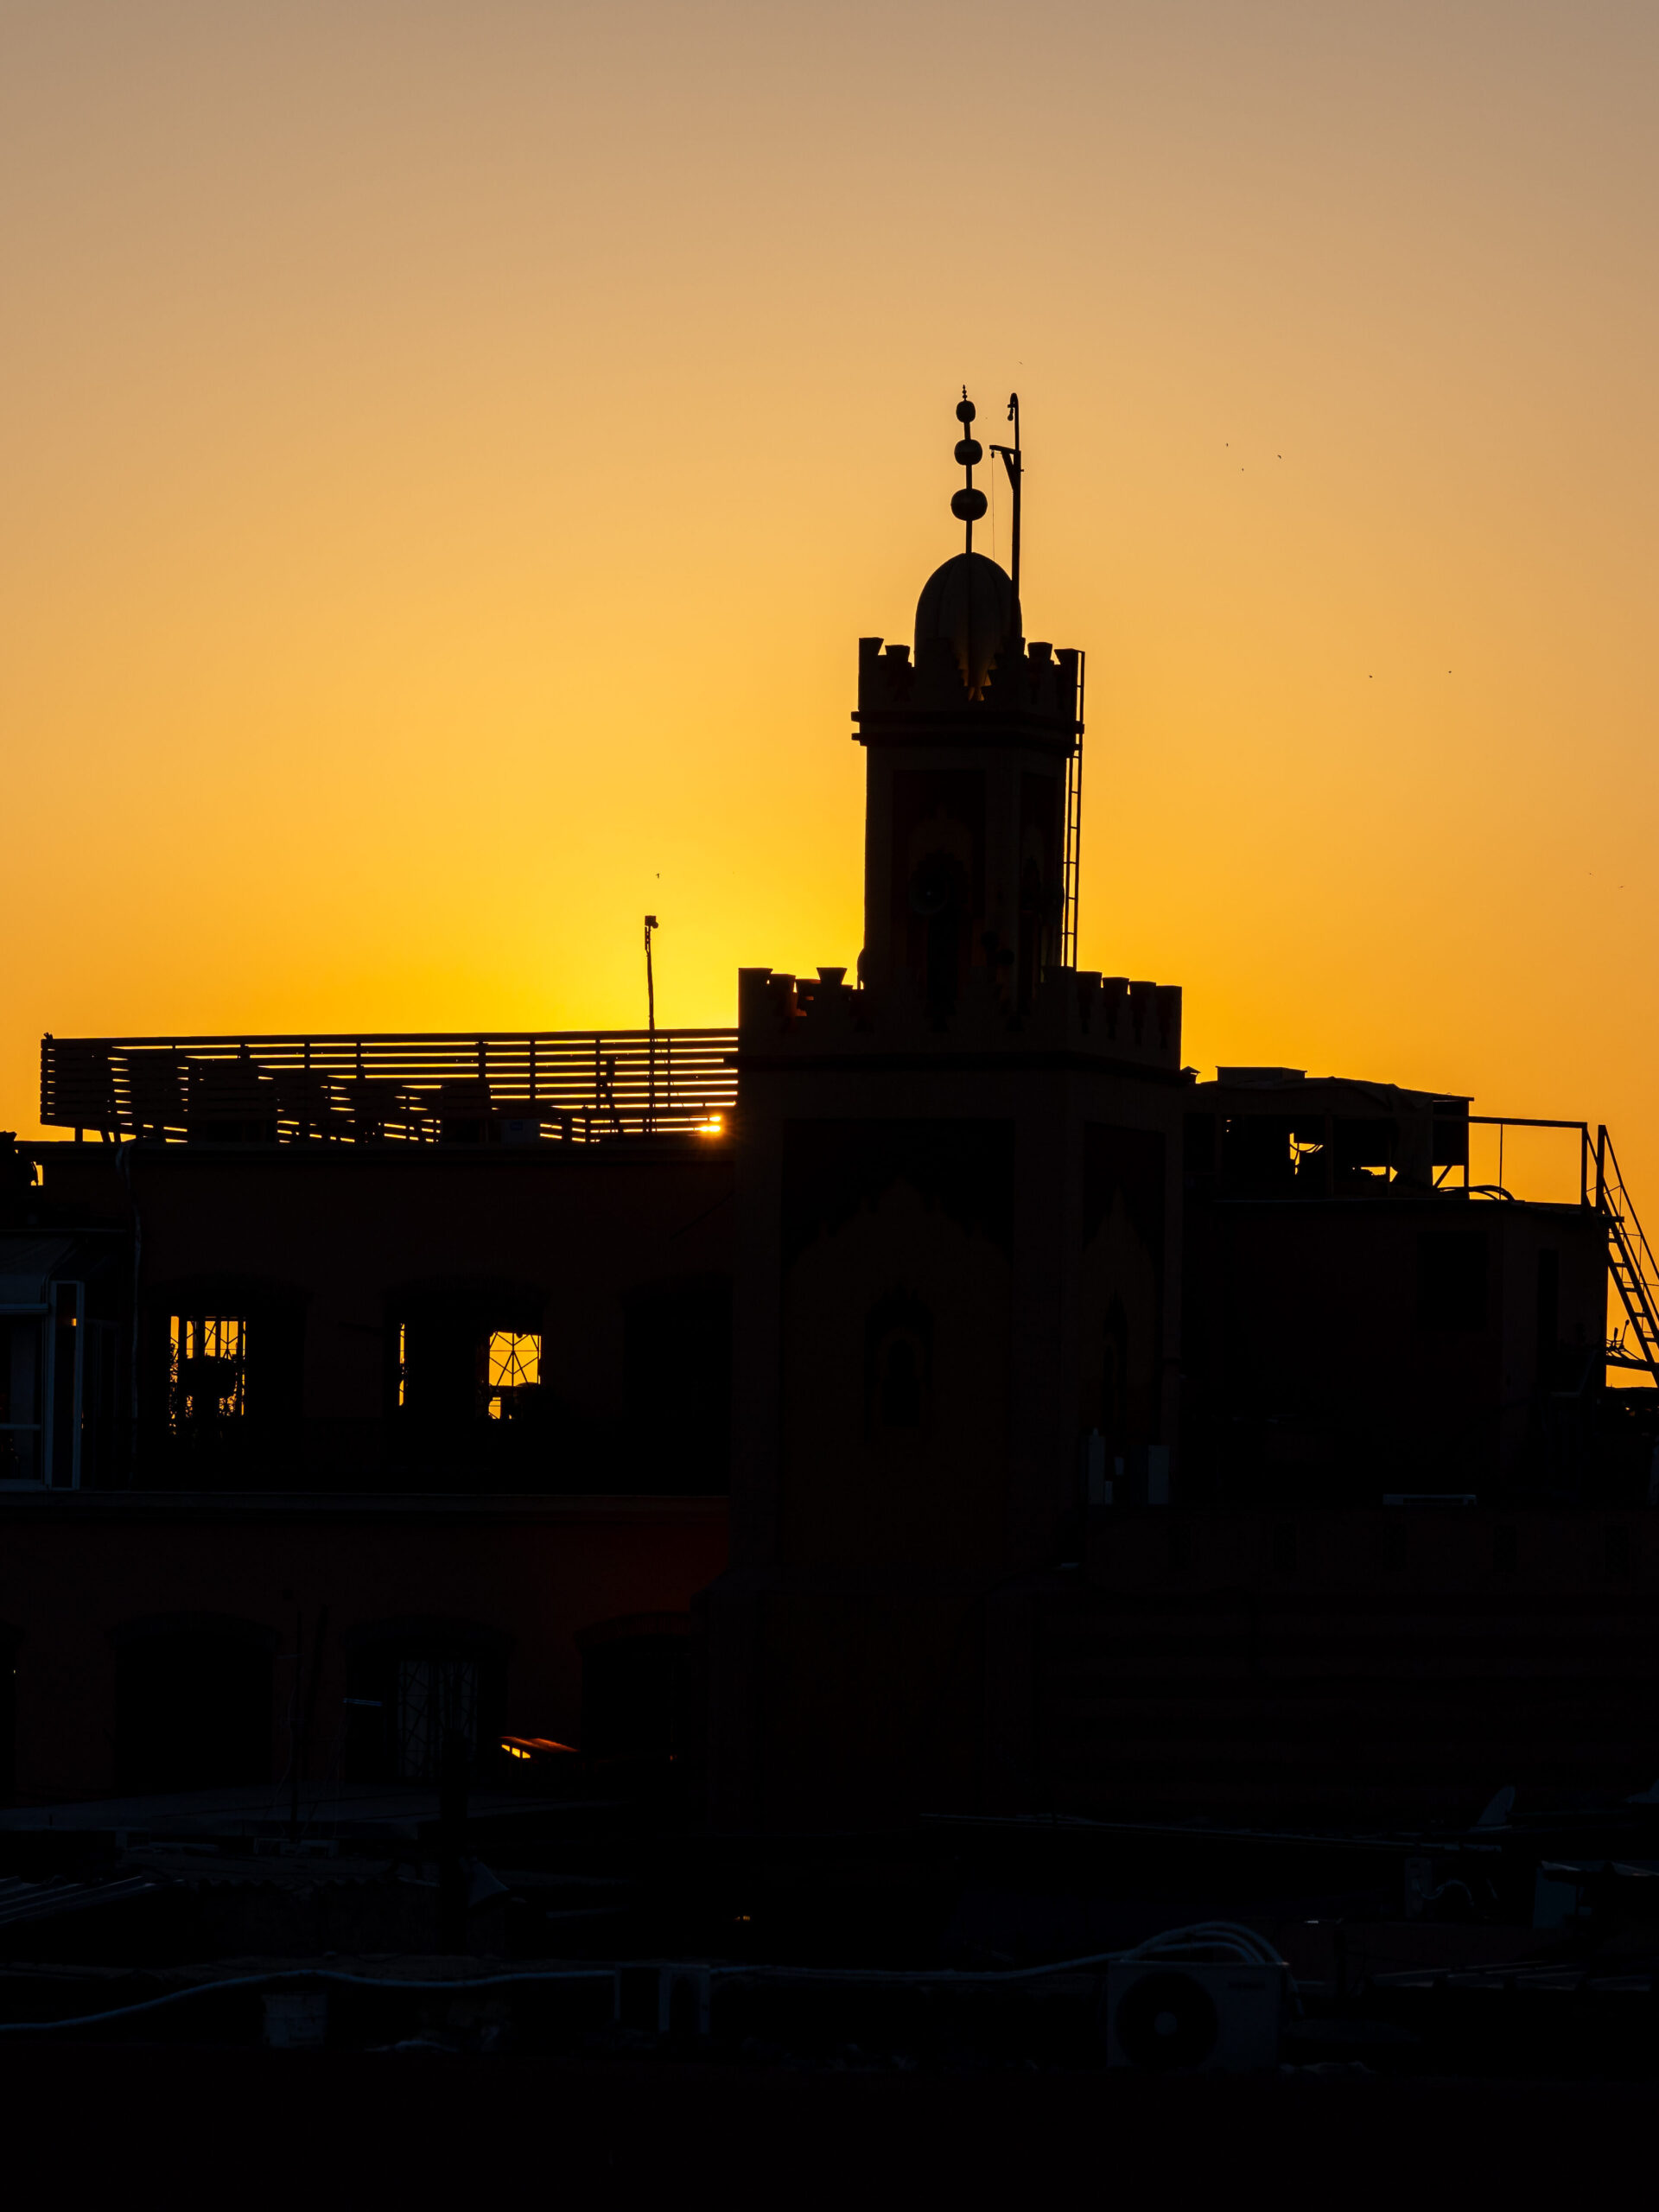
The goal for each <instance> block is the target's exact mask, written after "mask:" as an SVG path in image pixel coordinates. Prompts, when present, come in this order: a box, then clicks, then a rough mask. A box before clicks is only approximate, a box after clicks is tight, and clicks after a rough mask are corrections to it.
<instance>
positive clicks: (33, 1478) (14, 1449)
mask: <svg viewBox="0 0 1659 2212" xmlns="http://www.w3.org/2000/svg"><path fill="white" fill-rule="evenodd" d="M40 1479H41V1325H40V1323H39V1321H38V1320H36V1319H35V1317H34V1315H33V1314H25V1313H0V1482H7V1483H35V1482H39V1480H40Z"/></svg>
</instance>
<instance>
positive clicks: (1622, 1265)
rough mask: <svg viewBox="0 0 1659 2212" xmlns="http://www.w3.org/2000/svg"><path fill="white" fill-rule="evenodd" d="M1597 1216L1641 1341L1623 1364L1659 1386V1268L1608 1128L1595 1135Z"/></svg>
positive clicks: (1615, 1278) (1611, 1265)
mask: <svg viewBox="0 0 1659 2212" xmlns="http://www.w3.org/2000/svg"><path fill="white" fill-rule="evenodd" d="M1596 1211H1598V1212H1599V1214H1601V1215H1602V1216H1603V1217H1604V1218H1605V1221H1606V1223H1607V1229H1608V1242H1607V1265H1608V1268H1609V1271H1610V1272H1611V1275H1612V1278H1613V1282H1614V1284H1615V1286H1616V1287H1617V1289H1618V1294H1619V1296H1620V1298H1621V1299H1622V1300H1624V1311H1625V1313H1626V1314H1627V1315H1628V1316H1629V1319H1630V1331H1631V1333H1632V1335H1633V1336H1634V1338H1635V1339H1636V1341H1635V1344H1634V1345H1633V1346H1632V1347H1630V1349H1627V1350H1626V1349H1623V1348H1621V1351H1622V1356H1621V1357H1619V1362H1618V1363H1619V1364H1620V1365H1621V1366H1625V1367H1645V1368H1646V1369H1647V1370H1648V1372H1649V1375H1651V1376H1652V1377H1653V1379H1654V1381H1655V1383H1659V1263H1656V1262H1655V1260H1654V1256H1653V1247H1652V1246H1651V1245H1650V1244H1649V1242H1648V1240H1647V1237H1646V1236H1645V1235H1644V1233H1643V1228H1642V1224H1641V1223H1640V1222H1639V1221H1638V1220H1637V1213H1636V1208H1635V1207H1634V1206H1633V1205H1631V1203H1630V1192H1628V1191H1627V1190H1626V1189H1625V1187H1624V1177H1623V1175H1621V1174H1620V1173H1619V1167H1618V1154H1616V1153H1615V1152H1614V1150H1613V1142H1612V1139H1611V1137H1610V1136H1609V1135H1608V1134H1607V1131H1606V1128H1605V1126H1603V1127H1601V1128H1598V1129H1597V1131H1596ZM1621 1333H1622V1332H1621ZM1615 1341H1617V1339H1615ZM1610 1350H1611V1348H1610Z"/></svg>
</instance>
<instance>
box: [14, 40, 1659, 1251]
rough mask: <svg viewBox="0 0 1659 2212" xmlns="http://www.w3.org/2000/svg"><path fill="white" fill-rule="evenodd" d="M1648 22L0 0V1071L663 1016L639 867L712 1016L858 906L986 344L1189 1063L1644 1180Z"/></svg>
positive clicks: (831, 936)
mask: <svg viewBox="0 0 1659 2212" xmlns="http://www.w3.org/2000/svg"><path fill="white" fill-rule="evenodd" d="M1656 65H1659V17H1656V16H1655V15H1654V13H1653V11H1652V10H1650V9H1643V8H1638V7H1636V6H1634V5H1618V6H1612V5H1598V4H1593V3H1592V4H1584V0H1580V3H1579V4H1574V5H1572V6H1567V5H1529V4H1525V0H1503V4H1501V5H1478V4H1465V5H1458V4H1455V0H1450V4H1448V0H1436V4H1433V5H1412V4H1400V0H1391V3H1390V4H1389V5H1387V6H1383V5H1376V6H1344V5H1340V4H1332V0H1321V4H1317V5H1313V4H1309V5H1270V4H1269V5H1253V4H1239V3H1238V0H1226V3H1225V4H1224V3H1223V0H1211V4H1182V3H1181V0H1148V4H1143V5H1133V6H1112V5H1109V4H1103V0H1088V3H1087V4H1081V3H1080V4H1063V3H1062V0H1027V4H1026V5H1024V6H1023V7H1021V8H1020V9H1010V8H1007V7H1006V6H1001V5H999V6H996V7H992V6H990V5H981V4H971V3H970V4H964V0H957V4H955V5H951V6H949V7H947V6H944V5H921V4H915V0H881V4H879V5H878V4H875V3H874V0H870V4H857V5H851V4H836V0H811V4H805V0H766V4H757V3H756V0H749V4H743V3H742V0H725V4H702V0H672V4H670V3H669V0H607V4H605V5H603V6H600V5H597V4H588V5H565V6H563V7H560V6H556V5H553V4H532V0H512V3H511V4H510V3H509V0H466V4H465V5H461V4H459V0H455V3H454V4H435V3H433V0H429V4H421V0H395V4H392V0H378V4H377V0H329V4H327V5H321V4H308V0H285V4H283V5H282V6H280V7H278V6H276V5H272V4H269V0H267V4H264V5H251V4H237V0H211V4H209V0H174V3H173V4H151V0H111V4H103V5H83V4H79V0H51V4H45V0H41V4H32V5H31V4H16V0H13V3H12V4H7V5H3V6H0V194H3V204H4V205H5V207H6V209H7V221H6V223H5V225H4V226H3V232H0V299H3V301H4V302H5V306H4V316H5V326H6V342H5V345H4V346H3V348H0V386H3V393H0V397H3V405H0V488H3V497H4V509H5V513H6V516H7V528H6V530H5V532H4V535H3V540H0V569H3V575H0V587H3V604H4V608H5V617H6V621H5V645H4V651H3V655H0V747H3V768H4V774H3V783H0V791H3V805H4V812H5V817H6V837H5V844H4V852H5V866H4V870H3V875H0V881H3V883H4V886H5V894H6V895H5V910H4V931H3V939H0V944H3V953H0V1122H3V1123H5V1124H7V1125H10V1123H11V1122H16V1124H17V1126H18V1127H19V1128H22V1129H23V1130H25V1131H32V1130H33V1129H34V1128H35V1119H34V1114H35V1103H34V1087H35V1063H36V1052H37V1044H38V1038H39V1035H40V1033H41V1030H43V1029H47V1028H50V1029H54V1030H56V1031H58V1032H59V1033H64V1034H70V1033H85V1032H108V1031H122V1032H137V1033H149V1032H156V1033H167V1032H172V1031H189V1030H199V1031H209V1032H213V1031H231V1032H241V1031H245V1030H246V1031H257V1030H260V1029H278V1028H280V1029H292V1028H299V1027H307V1026H309V1027H317V1028H327V1029H349V1028H352V1027H358V1026H363V1027H404V1026H407V1027H430V1028H444V1027H474V1026H479V1025H486V1024H487V1025H499V1026H506V1027H530V1026H548V1027H563V1026H576V1025H579V1024H582V1023H589V1022H594V1023H599V1022H603V1023H625V1022H631V1021H637V1020H642V1019H643V1014H644V992H643V978H642V976H641V975H640V973H639V916H640V915H641V913H642V912H644V911H645V908H646V907H647V906H650V907H653V908H655V909H656V910H657V911H658V912H659V913H660V915H661V916H662V919H663V924H664V927H663V932H662V936H661V938H660V940H659V952H660V968H659V981H658V1008H659V1013H660V1014H661V1015H662V1017H663V1018H664V1020H669V1021H685V1022H710V1021H723V1020H730V1019H732V1018H733V1007H734V969H736V967H737V966H738V964H739V963H757V962H765V961H771V962H772V963H774V964H775V965H777V966H779V967H780V968H781V967H793V966H810V965H811V964H812V963H817V962H819V961H824V962H829V961H844V962H848V963H850V962H851V961H852V960H853V959H854V958H855V955H856V952H857V950H858V944H859V938H860V914H859V893H860V874H859V840H860V832H861V766H862V755H861V753H859V752H858V750H857V748H856V747H854V746H853V745H852V744H851V743H850V742H849V719H848V717H849V709H850V708H851V707H852V705H853V703H854V690H855V639H857V637H858V636H859V635H860V633H861V632H881V633H883V634H886V635H888V636H897V637H908V635H909V633H910V624H911V619H912V610H913V607H914V602H915V596H916V593H917V590H918V588H919V586H920V584H921V582H922V580H923V578H924V577H925V575H926V574H927V572H928V570H929V569H931V567H932V566H933V565H934V564H935V563H937V562H938V560H940V559H941V558H943V557H944V556H945V555H946V554H947V553H949V552H950V551H951V550H954V548H955V546H956V544H957V531H956V529H955V527H954V525H952V524H951V523H950V519H949V515H948V512H947V501H948V499H949V495H950V490H951V488H952V486H953V485H954V483H955V482H956V481H957V476H956V473H955V471H954V469H953V467H952V466H951V462H950V444H951V442H952V438H953V436H954V434H955V429H956V426H955V423H954V422H953V420H952V417H951V412H950V409H951V403H952V401H953V399H954V397H955V395H956V390H957V385H959V384H960V383H961V382H962V381H963V379H964V378H965V379H966V380H967V382H968V383H969V386H970V388H971V389H972V390H973V391H974V392H975V394H976V397H977V398H978V400H979V402H980V404H981V410H982V417H987V418H988V417H992V416H994V413H995V412H997V411H1000V410H999V408H998V403H999V402H1000V401H1001V399H1002V397H1004V396H1005V395H1006V393H1007V390H1008V389H1009V387H1010V386H1011V385H1018V386H1019V388H1020V393H1021V396H1022V398H1023V400H1024V402H1025V406H1026V429H1027V443H1028V448H1029V457H1030V474H1029V478H1028V485H1029V491H1028V506H1027V556H1026V577H1027V590H1026V595H1025V596H1026V609H1027V629H1028V631H1029V632H1030V633H1031V634H1032V635H1033V636H1036V637H1046V638H1049V639H1053V640H1054V641H1055V642H1057V643H1060V644H1072V645H1083V646H1084V647H1086V648H1087V649H1088V652H1089V655H1090V663H1089V666H1090V733H1089V767H1088V786H1087V801H1086V816H1085V824H1084V829H1085V848H1084V850H1085V860H1084V881H1083V894H1082V902H1081V911H1082V944H1081V951H1082V957H1083V961H1084V964H1085V965H1087V966H1090V967H1097V968H1101V969H1106V970H1107V971H1109V972H1115V973H1128V974H1130V975H1134V976H1154V977H1157V978H1159V979H1160V980H1163V981H1173V982H1180V983H1182V984H1183V985H1185V990H1186V1007H1187V1028H1186V1052H1187V1058H1189V1059H1190V1060H1191V1061H1192V1062H1194V1063H1195V1064H1198V1065H1202V1066H1203V1067H1204V1068H1205V1071H1209V1070H1210V1069H1211V1068H1212V1067H1213V1066H1214V1065H1215V1064H1216V1063H1217V1061H1274V1062H1285V1063H1288V1064H1290V1065H1298V1066H1306V1067H1308V1068H1310V1069H1313V1070H1316V1071H1338V1072H1342V1073H1347V1074H1357V1075H1370V1076H1377V1077H1388V1078H1392V1079H1395V1080H1397V1081H1401V1082H1404V1083H1411V1084H1420V1083H1421V1084H1433V1085H1435V1086H1439V1087H1444V1088H1447V1089H1457V1090H1471V1091H1473V1092H1474V1093H1476V1094H1477V1105H1478V1108H1483V1109H1487V1110H1496V1109H1499V1108H1504V1109H1509V1110H1512V1111H1514V1112H1516V1113H1523V1114H1560V1115H1572V1116H1578V1115H1585V1116H1590V1117H1591V1118H1592V1119H1605V1120H1606V1121H1607V1122H1609V1123H1610V1124H1611V1126H1612V1128H1613V1129H1614V1132H1615V1135H1616V1136H1617V1137H1618V1141H1619V1142H1620V1147H1621V1151H1622V1153H1623V1154H1624V1155H1625V1159H1626V1165H1627V1167H1628V1168H1629V1171H1630V1176H1631V1179H1632V1181H1633V1184H1634V1187H1635V1189H1636V1192H1637V1197H1638V1198H1639V1199H1640V1198H1643V1197H1644V1196H1645V1198H1646V1203H1647V1205H1648V1208H1649V1213H1650V1214H1651V1215H1654V1216H1659V1100H1656V1098H1655V1096H1654V1091H1653V1084H1652V1082H1651V1080H1650V1077H1651V1074H1652V1071H1653V1065H1654V1058H1655V1046H1654V1043H1653V1041H1652V1040H1653V1034H1654V1029H1653V1022H1652V1019H1651V993H1650V985H1649V981H1648V977H1647V972H1646V962H1645V957H1644V956H1645V954H1646V952H1647V950H1648V948H1649V946H1650V945H1651V944H1652V943H1653V942H1654V939H1655V936H1656V929H1655V924H1656V918H1659V915H1656V889H1655V876H1654V870H1653V867H1652V864H1651V863H1652V855H1653V852H1654V849H1655V831H1656V812H1659V804H1656V802H1659V766H1656V762H1655V753H1654V747H1653V744H1652V742H1651V737H1650V720H1651V717H1650V709H1649V692H1650V689H1651V683H1652V676H1651V671H1650V666H1649V651H1650V642H1651V633H1652V628H1653V617H1652V614H1651V613H1650V608H1651V606H1652V603H1653V601H1654V596H1655V585H1656V575H1655V567H1656V562H1655V542H1656V541H1655V519H1656V517H1655V494H1656V489H1659V440H1656V429H1655V421H1656V408H1655V403H1654V399H1653V391H1654V387H1655V384H1656V376H1655V368H1656V362H1655V353H1656V346H1655V338H1656V323H1659V304H1656V303H1659V289H1656V283H1655V276H1656V270H1655V267H1654V263H1655V259H1656V245H1655V239H1656V235H1659V233H1656V225H1655V214H1656V205H1655V202H1656V191H1655V185H1656V177H1659V152H1656V147H1659V134H1656V130H1655V124H1656V116H1655V106H1656V97H1655V95H1656V86H1659V67H1656ZM1006 520H1007V516H1006V508H1005V507H1003V508H1001V509H1000V510H999V517H998V530H999V536H998V550H1001V551H1003V552H1006ZM982 542H983V541H982Z"/></svg>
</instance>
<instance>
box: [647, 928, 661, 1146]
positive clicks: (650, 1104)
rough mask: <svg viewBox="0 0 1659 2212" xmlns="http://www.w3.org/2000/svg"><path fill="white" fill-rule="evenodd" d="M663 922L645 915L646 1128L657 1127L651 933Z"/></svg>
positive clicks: (654, 1004)
mask: <svg viewBox="0 0 1659 2212" xmlns="http://www.w3.org/2000/svg"><path fill="white" fill-rule="evenodd" d="M661 927H662V924H661V923H660V922H659V921H658V918H657V917H656V915H655V914H647V915H646V916H645V1032H646V1036H647V1039H648V1043H647V1046H646V1060H645V1129H646V1133H647V1134H648V1135H649V1134H650V1133H651V1132H652V1131H653V1130H654V1129H655V1128H656V1127H657V978H656V975H655V972H654V971H653V969H652V964H651V933H652V931H653V930H659V929H661Z"/></svg>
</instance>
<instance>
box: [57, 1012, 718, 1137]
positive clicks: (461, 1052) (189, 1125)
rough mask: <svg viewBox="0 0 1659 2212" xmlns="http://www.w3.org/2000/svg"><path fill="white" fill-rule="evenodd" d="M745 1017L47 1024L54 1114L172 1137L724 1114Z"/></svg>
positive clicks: (682, 1123)
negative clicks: (101, 1026)
mask: <svg viewBox="0 0 1659 2212" xmlns="http://www.w3.org/2000/svg"><path fill="white" fill-rule="evenodd" d="M736 1051H737V1032H736V1030H735V1029H658V1030H656V1031H654V1032H653V1031H649V1030H644V1029H610V1030H602V1029H601V1030H594V1029H582V1030H517V1031H494V1032H490V1033H476V1032H470V1033H450V1034H441V1035H440V1034H427V1035H418V1034H409V1035H395V1036H394V1035H378V1036H369V1035H363V1036H311V1037H303V1036H282V1037H170V1038H165V1037H53V1036H49V1035H48V1036H47V1037H44V1038H42V1039H41V1121H42V1122H44V1123H45V1124H46V1125H47V1126H48V1128H73V1129H75V1130H77V1131H82V1132H84V1131H87V1130H95V1131H97V1132H99V1134H100V1135H104V1136H105V1137H107V1138H110V1139H118V1138H144V1139H148V1140H150V1141H162V1142H168V1143H186V1142H198V1143H245V1144H247V1143H267V1144H278V1143H281V1144H295V1143H310V1142H318V1141H324V1142H329V1141H333V1142H340V1143H346V1144H373V1143H388V1142H391V1143H409V1144H421V1143H435V1142H437V1143H488V1142H505V1143H526V1142H535V1141H539V1140H543V1139H547V1138H551V1139H553V1140H555V1141H559V1140H563V1141H565V1142H567V1143H596V1142H599V1141H602V1140H604V1139H606V1138H608V1137H620V1136H645V1135H672V1134H675V1133H680V1134H683V1133H687V1132H692V1131H697V1130H712V1129H714V1128H717V1127H718V1126H720V1124H721V1122H722V1121H723V1118H724V1116H727V1115H728V1114H729V1113H730V1111H731V1109H732V1108H733V1106H734V1104H735V1103H736V1099H737V1071H736V1069H735V1067H734V1065H733V1064H732V1063H733V1056H734V1054H735V1052H736Z"/></svg>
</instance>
